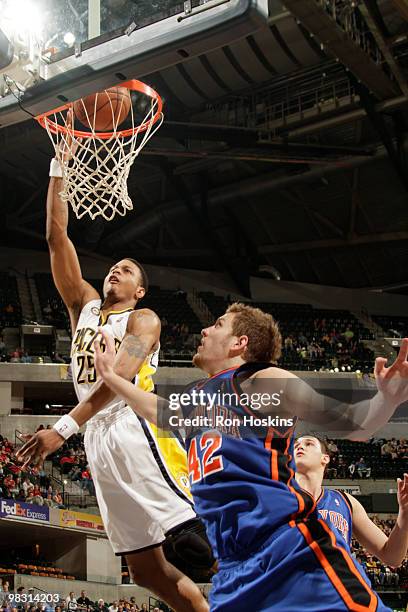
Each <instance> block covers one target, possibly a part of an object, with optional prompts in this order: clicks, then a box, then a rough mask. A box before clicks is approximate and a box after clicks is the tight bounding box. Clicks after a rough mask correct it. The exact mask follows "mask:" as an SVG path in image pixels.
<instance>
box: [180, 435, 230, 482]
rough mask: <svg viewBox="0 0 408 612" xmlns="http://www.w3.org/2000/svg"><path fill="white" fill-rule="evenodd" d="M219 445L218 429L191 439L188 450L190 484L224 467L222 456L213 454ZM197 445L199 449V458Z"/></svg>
mask: <svg viewBox="0 0 408 612" xmlns="http://www.w3.org/2000/svg"><path fill="white" fill-rule="evenodd" d="M221 445H222V436H221V434H220V433H218V431H209V432H207V433H205V434H202V436H197V437H195V438H193V439H192V440H191V443H190V448H189V451H188V471H189V475H190V483H191V484H192V485H193V484H195V483H197V482H200V480H202V479H203V478H205V477H206V476H210V474H215V472H220V471H221V470H223V469H224V465H223V460H222V457H221V456H219V455H218V456H217V457H214V456H213V455H214V453H216V452H217V451H218V450H219V449H220V448H221ZM198 447H199V449H200V451H201V455H202V456H201V458H200V456H199V452H198V450H199V449H198Z"/></svg>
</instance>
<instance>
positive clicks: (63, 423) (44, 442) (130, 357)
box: [17, 308, 160, 469]
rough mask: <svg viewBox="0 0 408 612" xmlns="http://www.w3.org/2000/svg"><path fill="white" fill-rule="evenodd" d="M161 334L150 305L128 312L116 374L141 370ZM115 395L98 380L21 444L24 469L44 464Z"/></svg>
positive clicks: (129, 377) (128, 374) (129, 376)
mask: <svg viewBox="0 0 408 612" xmlns="http://www.w3.org/2000/svg"><path fill="white" fill-rule="evenodd" d="M104 338H105V342H106V341H108V340H109V341H110V342H111V344H113V339H112V338H111V337H110V336H109V335H108V334H107V332H106V331H104ZM159 338H160V319H159V318H158V316H157V315H156V314H155V313H154V312H153V311H152V310H150V309H148V308H144V309H140V310H135V311H134V312H133V313H132V314H131V315H130V316H129V320H128V324H127V328H126V335H125V337H124V339H123V341H122V344H121V346H120V348H119V350H118V353H117V354H116V356H115V355H113V359H114V364H113V368H114V371H115V372H116V374H117V375H118V376H119V377H121V378H124V379H126V380H132V379H133V378H134V377H135V376H136V374H137V373H138V372H139V370H140V368H141V367H142V365H143V363H144V361H145V359H146V357H147V356H148V355H149V353H151V352H152V349H154V348H155V347H156V346H157V344H158V342H159ZM113 351H114V348H113ZM129 384H130V383H129ZM148 395H150V394H148ZM115 397H116V393H115V392H114V391H112V390H111V389H110V388H109V387H108V386H107V385H106V384H105V383H104V381H103V380H102V379H99V380H97V381H96V383H95V384H94V385H93V387H92V389H91V390H90V392H89V393H88V395H87V396H86V397H85V398H84V399H83V400H82V401H81V402H79V404H78V405H77V406H76V407H75V408H74V409H73V410H71V412H70V413H69V414H67V415H64V416H63V417H62V418H61V419H60V420H59V421H58V422H57V423H56V424H55V425H54V427H53V428H52V429H46V430H42V431H39V432H37V433H35V434H34V435H33V436H31V437H30V438H29V439H28V440H27V442H26V443H25V444H24V445H23V446H22V447H21V449H20V450H19V451H18V453H17V457H18V459H19V460H20V461H23V462H24V463H23V469H24V468H25V467H26V466H27V465H30V464H34V465H41V464H42V462H43V461H44V459H45V458H46V457H47V456H48V455H49V454H51V453H53V452H55V451H56V450H57V449H58V448H60V447H61V446H62V445H63V444H64V442H65V440H66V439H68V438H69V437H70V436H71V435H72V434H74V433H77V432H78V430H79V428H80V427H81V426H82V425H84V424H85V423H86V422H87V421H88V420H89V419H90V418H92V417H93V416H95V414H97V413H98V412H99V411H100V410H102V408H104V406H106V404H108V403H109V402H111V401H112V400H113V399H114V398H115Z"/></svg>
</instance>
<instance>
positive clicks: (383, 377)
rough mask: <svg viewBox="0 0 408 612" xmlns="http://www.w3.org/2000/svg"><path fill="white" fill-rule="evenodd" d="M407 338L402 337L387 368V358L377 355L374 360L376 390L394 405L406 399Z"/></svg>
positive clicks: (407, 378) (407, 392)
mask: <svg viewBox="0 0 408 612" xmlns="http://www.w3.org/2000/svg"><path fill="white" fill-rule="evenodd" d="M407 356H408V338H404V339H403V341H402V343H401V346H400V350H399V353H398V356H397V358H396V360H395V361H394V363H393V364H392V365H391V366H390V367H389V368H387V367H386V366H385V364H386V363H387V360H386V359H384V358H383V357H377V359H376V360H375V368H374V374H375V380H376V383H377V388H378V390H379V391H380V392H381V393H382V394H383V395H384V396H385V398H386V399H387V400H388V401H389V402H391V403H392V404H393V405H395V406H399V405H400V404H402V403H403V402H406V401H407V400H408V361H407Z"/></svg>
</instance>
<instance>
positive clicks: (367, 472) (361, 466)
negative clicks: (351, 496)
mask: <svg viewBox="0 0 408 612" xmlns="http://www.w3.org/2000/svg"><path fill="white" fill-rule="evenodd" d="M356 470H357V474H358V476H359V478H363V476H365V477H366V478H370V476H371V467H370V466H368V465H367V464H366V462H365V460H364V457H360V460H359V461H358V462H357V463H356Z"/></svg>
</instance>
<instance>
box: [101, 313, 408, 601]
mask: <svg viewBox="0 0 408 612" xmlns="http://www.w3.org/2000/svg"><path fill="white" fill-rule="evenodd" d="M102 335H103V339H104V344H105V352H104V353H102V351H101V349H100V344H99V342H98V341H97V342H96V343H95V363H96V368H97V371H98V373H99V375H100V376H101V377H102V379H103V380H104V381H105V383H106V384H108V386H109V387H110V388H111V389H112V390H113V391H114V392H115V393H117V394H118V395H119V396H120V397H123V398H125V399H126V401H127V402H128V403H129V405H130V406H131V407H132V408H133V410H135V412H136V413H137V414H139V415H140V416H142V417H144V418H146V419H148V420H151V421H152V422H153V423H156V424H160V426H161V427H165V426H166V425H167V427H168V428H171V425H172V424H173V423H174V421H175V420H176V422H178V423H179V426H180V427H185V428H186V440H187V446H188V449H189V468H190V482H191V489H192V493H193V497H194V502H195V507H196V510H197V512H198V514H199V515H200V516H201V517H202V518H203V520H204V521H205V523H206V527H207V534H208V537H209V540H210V542H211V545H212V547H213V550H214V553H215V556H216V558H217V559H218V566H219V571H218V573H217V574H216V575H215V576H214V577H213V582H212V590H211V593H210V603H211V610H212V612H234V611H236V610H242V609H246V608H247V607H248V606H250V607H251V609H253V610H256V611H258V610H259V611H261V610H268V611H269V612H272V611H273V612H282V610H299V609H301V610H303V611H306V610H313V612H328V611H329V610H331V611H334V610H344V609H354V610H363V609H367V610H368V609H369V606H371V608H372V609H376V610H377V611H378V612H380V611H381V610H383V611H385V608H384V607H381V605H378V606H377V607H376V608H375V606H376V604H377V603H378V602H376V595H375V594H374V593H373V592H372V591H371V589H370V587H369V585H368V584H366V583H365V582H364V581H363V580H362V579H361V577H360V578H359V577H357V576H356V575H355V573H354V572H353V571H352V569H351V568H350V567H347V566H345V564H344V559H343V561H341V558H340V557H339V554H341V553H339V551H338V549H337V548H336V546H335V544H334V542H333V540H332V538H331V535H330V534H329V533H328V532H327V531H326V530H325V528H324V527H323V525H322V524H321V523H320V522H319V521H318V519H317V516H316V513H315V508H316V503H315V500H314V499H313V497H312V495H311V494H310V493H309V492H307V491H305V490H304V489H302V488H301V487H299V485H298V484H297V483H296V481H295V480H294V478H293V477H294V467H295V466H294V463H293V460H292V457H293V438H294V427H295V422H296V419H297V418H301V419H303V420H305V421H311V422H313V423H315V424H317V425H318V426H320V427H325V428H326V431H327V429H330V431H332V432H341V434H342V436H343V437H347V438H349V439H354V438H358V439H361V438H366V439H368V438H370V437H371V436H372V434H373V432H375V431H376V430H377V429H378V428H380V427H382V426H383V425H384V424H385V423H386V422H387V421H388V420H389V418H390V417H391V416H392V414H393V413H394V412H395V410H396V408H397V407H398V405H399V404H401V403H402V402H404V401H406V400H407V399H408V363H407V355H408V339H404V340H403V341H402V345H401V349H400V352H399V355H398V358H397V360H396V362H395V363H394V364H393V365H392V366H391V367H389V368H386V367H385V363H386V360H384V359H381V358H378V359H377V360H376V366H375V374H376V383H377V387H378V393H377V395H376V396H374V397H373V398H371V399H370V400H368V401H362V402H359V403H356V404H352V405H350V404H345V403H343V402H341V401H337V400H335V399H333V398H328V397H324V396H322V395H320V394H319V393H317V392H316V391H315V390H314V389H312V388H311V387H310V386H309V385H307V384H306V383H305V382H303V381H302V380H301V379H299V378H298V377H297V376H296V375H294V374H292V373H290V372H286V371H284V370H282V369H280V368H278V367H276V366H274V365H273V362H274V361H276V359H277V358H278V357H279V353H280V348H281V336H280V332H279V328H278V326H277V324H276V322H275V321H274V319H273V318H272V317H271V316H270V315H268V314H266V313H264V312H262V311H261V310H260V309H257V308H252V307H250V306H247V305H243V304H233V305H232V306H230V307H229V308H228V309H227V311H226V313H225V314H224V315H222V316H221V317H219V318H218V319H217V320H216V322H215V323H214V325H211V326H209V327H207V328H206V329H203V331H202V341H201V344H200V346H199V347H198V348H197V352H196V354H195V356H194V359H193V361H194V363H195V365H197V366H198V367H199V368H201V369H202V370H203V371H204V372H205V373H206V374H207V378H205V379H203V380H201V381H198V382H197V383H196V384H194V385H192V386H191V387H190V388H189V391H188V393H187V394H183V398H182V399H180V401H179V404H178V405H176V406H174V405H171V402H169V401H167V400H164V399H163V398H158V397H157V396H156V397H155V396H154V395H152V394H147V393H144V392H143V391H142V390H141V389H137V388H135V387H134V386H132V385H131V384H130V383H129V382H128V381H126V380H124V379H123V378H121V377H119V376H118V375H117V374H116V373H115V372H114V370H113V362H114V344H113V342H112V340H111V339H110V338H109V337H108V335H107V334H106V332H105V331H103V330H102ZM184 395H187V397H186V398H184ZM261 399H262V402H261ZM277 413H278V416H277ZM169 415H171V418H170V416H169ZM173 426H174V425H173ZM332 437H333V436H332ZM335 437H337V436H335ZM328 558H329V559H336V560H339V561H341V562H342V573H341V574H340V577H339V576H338V575H337V574H335V572H333V571H332V567H331V565H330V562H327V559H328ZM311 589H313V593H314V594H315V598H314V599H313V601H311V599H310V594H311ZM364 606H365V608H364Z"/></svg>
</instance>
